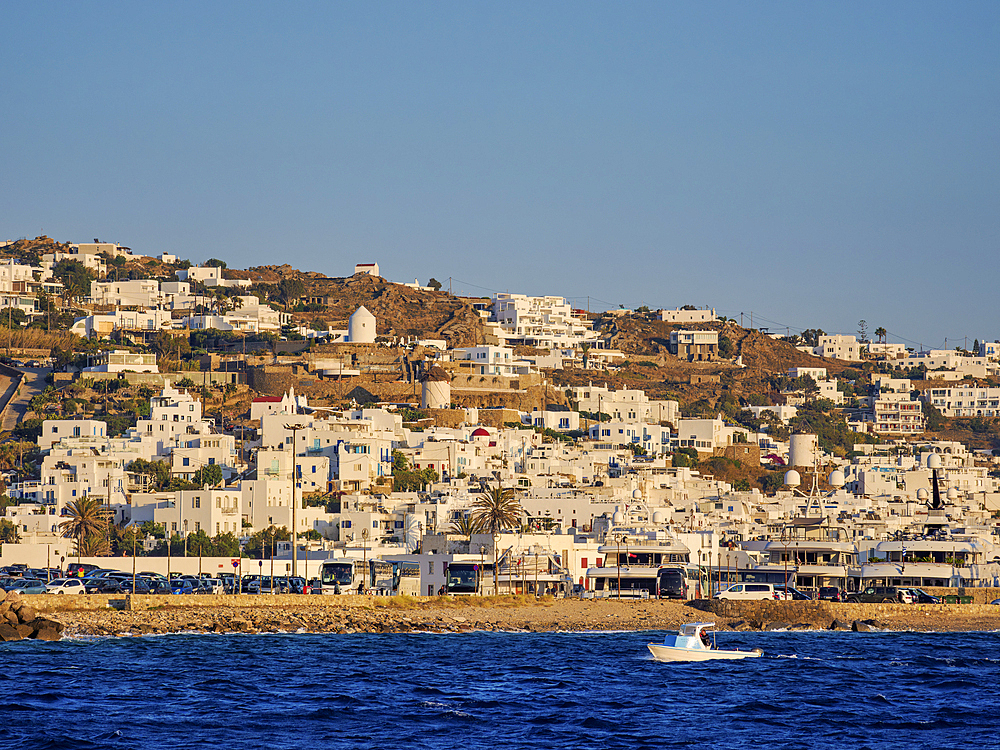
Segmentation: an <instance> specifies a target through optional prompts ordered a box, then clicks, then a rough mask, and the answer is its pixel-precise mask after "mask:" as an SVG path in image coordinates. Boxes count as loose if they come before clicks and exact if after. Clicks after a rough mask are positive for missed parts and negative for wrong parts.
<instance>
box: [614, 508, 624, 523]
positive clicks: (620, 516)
mask: <svg viewBox="0 0 1000 750" xmlns="http://www.w3.org/2000/svg"><path fill="white" fill-rule="evenodd" d="M611 523H613V524H614V525H615V526H620V525H621V524H623V523H625V514H624V513H622V512H621V511H620V510H616V511H615V512H614V515H612V516H611Z"/></svg>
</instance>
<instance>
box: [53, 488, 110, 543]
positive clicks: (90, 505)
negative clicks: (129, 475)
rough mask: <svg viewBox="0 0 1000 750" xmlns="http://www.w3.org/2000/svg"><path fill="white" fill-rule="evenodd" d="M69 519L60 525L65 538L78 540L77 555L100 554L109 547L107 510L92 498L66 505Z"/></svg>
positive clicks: (84, 498)
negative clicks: (106, 537)
mask: <svg viewBox="0 0 1000 750" xmlns="http://www.w3.org/2000/svg"><path fill="white" fill-rule="evenodd" d="M66 510H67V515H68V516H69V518H68V519H67V520H65V521H63V522H62V523H61V524H59V530H60V531H61V532H62V535H63V536H64V537H68V538H70V539H76V554H77V557H80V556H82V555H84V554H86V555H92V554H100V552H101V550H102V549H105V548H106V547H107V541H106V540H105V539H104V534H103V532H104V530H105V529H106V528H107V527H108V514H107V510H106V509H105V507H104V506H103V505H101V503H100V502H98V501H97V500H96V499H94V498H92V497H81V498H80V499H79V500H74V501H72V502H70V503H68V504H67V505H66Z"/></svg>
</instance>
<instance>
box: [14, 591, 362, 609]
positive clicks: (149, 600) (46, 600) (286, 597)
mask: <svg viewBox="0 0 1000 750" xmlns="http://www.w3.org/2000/svg"><path fill="white" fill-rule="evenodd" d="M21 598H22V599H23V600H24V601H26V602H28V603H29V604H30V605H31V606H32V607H34V608H35V609H37V610H39V611H41V612H65V611H70V610H96V609H109V608H110V609H133V610H147V609H154V608H168V609H169V608H174V607H256V608H258V609H263V608H266V607H283V608H288V609H295V608H304V607H310V608H316V607H324V608H328V609H343V608H344V607H369V608H370V607H372V606H374V597H371V596H358V595H356V594H354V595H351V594H343V595H341V596H317V595H315V594H214V595H213V594H201V595H197V594H196V595H185V596H171V595H169V594H155V595H154V594H136V595H135V596H132V595H131V594H129V595H126V596H121V595H117V594H113V595H107V594H75V595H65V596H60V595H58V594H30V595H27V596H22V597H21Z"/></svg>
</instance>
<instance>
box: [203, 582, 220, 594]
mask: <svg viewBox="0 0 1000 750" xmlns="http://www.w3.org/2000/svg"><path fill="white" fill-rule="evenodd" d="M202 584H203V585H204V586H205V587H206V589H207V592H206V593H209V594H221V593H222V588H223V587H222V581H221V580H220V579H218V578H203V579H202Z"/></svg>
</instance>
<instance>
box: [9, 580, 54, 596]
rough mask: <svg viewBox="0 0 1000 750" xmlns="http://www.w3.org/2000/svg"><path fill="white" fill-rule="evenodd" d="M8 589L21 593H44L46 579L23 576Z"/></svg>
mask: <svg viewBox="0 0 1000 750" xmlns="http://www.w3.org/2000/svg"><path fill="white" fill-rule="evenodd" d="M7 590H8V591H16V592H18V593H19V594H44V593H45V581H39V580H37V579H35V578H21V579H20V580H18V582H17V583H15V584H14V585H13V586H11V587H10V588H9V589H7Z"/></svg>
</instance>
